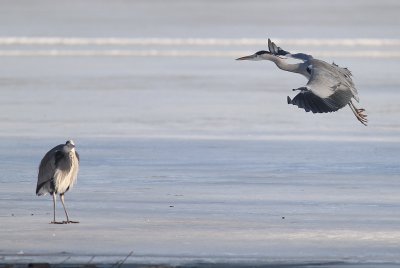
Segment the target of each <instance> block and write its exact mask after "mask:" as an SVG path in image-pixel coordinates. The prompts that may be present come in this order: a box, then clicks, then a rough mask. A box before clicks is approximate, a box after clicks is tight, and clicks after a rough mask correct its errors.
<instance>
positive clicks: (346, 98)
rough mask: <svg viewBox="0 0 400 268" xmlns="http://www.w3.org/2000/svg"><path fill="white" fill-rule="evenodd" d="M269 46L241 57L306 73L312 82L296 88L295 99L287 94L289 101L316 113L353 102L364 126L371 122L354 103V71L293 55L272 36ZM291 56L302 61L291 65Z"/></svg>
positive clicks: (337, 108) (302, 55)
mask: <svg viewBox="0 0 400 268" xmlns="http://www.w3.org/2000/svg"><path fill="white" fill-rule="evenodd" d="M268 48H269V52H268V51H259V52H257V53H255V54H254V55H250V56H245V57H241V58H238V59H237V60H270V61H272V62H274V63H275V64H276V65H277V66H278V68H280V69H282V70H285V71H289V72H294V73H299V74H301V75H303V76H305V77H306V78H307V79H308V83H307V84H306V86H303V87H300V88H298V89H295V90H299V91H300V92H299V93H298V94H297V95H296V96H295V97H294V98H293V99H291V98H290V97H287V100H288V104H293V105H296V106H297V107H299V108H302V109H304V110H305V111H306V112H310V111H311V112H313V113H328V112H335V111H337V110H339V109H341V108H343V107H344V106H346V105H349V107H350V109H351V110H352V111H353V113H354V115H355V116H356V118H357V120H359V121H360V122H361V123H362V124H364V125H366V124H367V118H366V117H367V115H365V114H364V113H363V112H364V111H365V110H364V109H358V108H356V107H355V106H354V104H353V102H352V99H355V100H356V101H357V102H358V101H359V97H358V92H357V89H356V87H355V85H354V83H353V80H352V79H351V72H350V71H349V70H348V69H347V68H341V67H339V66H338V65H337V64H335V63H332V64H329V63H327V62H325V61H322V60H318V59H315V58H314V57H313V56H311V55H308V54H304V53H296V54H291V53H290V52H288V51H285V50H283V49H282V48H280V47H278V46H277V45H275V43H273V42H272V41H271V40H270V39H268ZM287 58H294V59H298V60H301V61H302V62H301V63H297V64H289V63H287V62H286V61H285V60H286V59H287Z"/></svg>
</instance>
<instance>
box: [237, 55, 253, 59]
mask: <svg viewBox="0 0 400 268" xmlns="http://www.w3.org/2000/svg"><path fill="white" fill-rule="evenodd" d="M255 57H257V56H256V55H255V54H254V55H250V56H244V57H241V58H237V59H236V60H253V59H254V58H255Z"/></svg>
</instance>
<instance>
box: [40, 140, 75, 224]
mask: <svg viewBox="0 0 400 268" xmlns="http://www.w3.org/2000/svg"><path fill="white" fill-rule="evenodd" d="M78 171H79V154H78V152H76V151H75V144H74V142H73V141H72V140H69V141H67V142H66V143H65V144H60V145H57V146H56V147H54V148H53V149H51V150H50V151H48V152H47V153H46V155H45V156H44V157H43V159H42V161H41V162H40V166H39V174H38V181H37V187H36V194H37V195H39V196H40V195H45V194H47V193H50V194H51V195H53V221H52V222H51V223H54V224H63V223H79V222H77V221H71V220H69V217H68V213H67V209H66V208H65V204H64V194H65V193H66V192H67V191H68V190H69V189H70V188H72V186H73V185H74V183H75V182H76V179H77V177H78ZM57 194H59V195H60V199H61V203H62V205H63V207H64V211H65V216H66V217H67V220H66V221H62V222H57V221H56V197H57Z"/></svg>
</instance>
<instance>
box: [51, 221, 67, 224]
mask: <svg viewBox="0 0 400 268" xmlns="http://www.w3.org/2000/svg"><path fill="white" fill-rule="evenodd" d="M50 224H64V222H63V221H52V222H50Z"/></svg>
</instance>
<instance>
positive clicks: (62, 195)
mask: <svg viewBox="0 0 400 268" xmlns="http://www.w3.org/2000/svg"><path fill="white" fill-rule="evenodd" d="M60 199H61V203H62V205H63V207H64V211H65V216H67V221H66V222H65V223H79V221H70V220H69V217H68V213H67V209H66V208H65V204H64V194H60Z"/></svg>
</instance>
